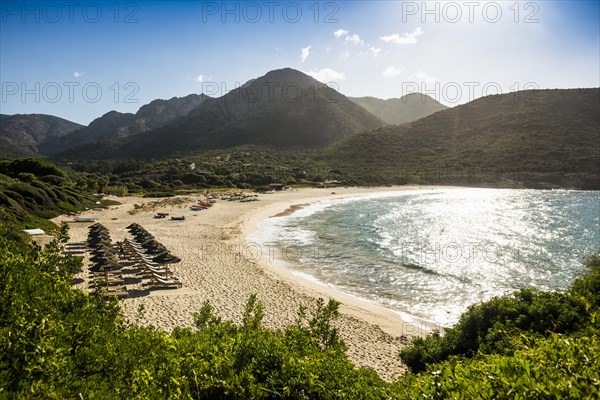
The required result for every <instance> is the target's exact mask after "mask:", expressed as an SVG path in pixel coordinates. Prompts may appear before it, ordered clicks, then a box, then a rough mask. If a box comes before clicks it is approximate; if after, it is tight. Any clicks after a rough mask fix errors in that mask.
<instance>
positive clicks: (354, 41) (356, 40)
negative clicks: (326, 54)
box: [344, 33, 363, 44]
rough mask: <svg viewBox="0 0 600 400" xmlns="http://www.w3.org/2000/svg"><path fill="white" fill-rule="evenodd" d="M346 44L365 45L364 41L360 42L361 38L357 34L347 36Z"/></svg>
mask: <svg viewBox="0 0 600 400" xmlns="http://www.w3.org/2000/svg"><path fill="white" fill-rule="evenodd" d="M344 43H352V44H363V41H362V40H360V36H358V35H357V34H356V33H355V34H353V35H346V39H344Z"/></svg>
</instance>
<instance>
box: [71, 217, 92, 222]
mask: <svg viewBox="0 0 600 400" xmlns="http://www.w3.org/2000/svg"><path fill="white" fill-rule="evenodd" d="M95 220H96V218H92V217H75V219H74V221H75V222H94V221H95Z"/></svg>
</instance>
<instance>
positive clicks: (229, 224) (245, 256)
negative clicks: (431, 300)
mask: <svg viewBox="0 0 600 400" xmlns="http://www.w3.org/2000/svg"><path fill="white" fill-rule="evenodd" d="M438 188H439V187H433V186H399V187H383V188H382V187H379V188H335V189H334V190H335V192H336V194H335V195H333V194H331V191H332V189H315V188H306V189H294V190H289V191H284V192H276V193H272V194H261V195H259V201H254V202H244V203H240V202H237V201H234V202H228V201H217V203H216V204H214V206H213V207H211V208H209V209H208V210H204V211H201V212H196V211H191V210H190V208H189V206H191V205H192V204H195V203H197V202H198V199H199V195H182V196H178V198H179V200H178V201H172V199H169V200H165V199H162V200H161V199H151V198H136V197H123V198H121V197H119V198H117V197H114V198H113V197H109V198H113V199H114V200H117V201H119V202H121V204H120V205H117V206H112V207H110V208H109V209H107V210H105V211H93V210H89V211H86V212H84V216H86V217H94V218H97V219H98V220H97V222H100V223H102V224H103V225H105V226H106V227H107V228H108V229H109V231H110V234H111V238H112V241H113V243H114V242H116V241H120V240H123V239H124V238H125V237H127V236H128V232H127V230H126V226H127V225H129V224H131V223H132V222H137V223H139V224H140V225H142V226H143V227H144V228H146V229H147V230H148V231H149V232H151V233H152V234H153V235H155V236H156V238H157V240H158V241H160V242H161V243H163V244H164V245H165V246H166V247H167V249H169V251H171V252H172V253H173V254H174V255H176V256H178V257H179V258H181V259H182V261H181V263H179V264H175V265H174V268H173V272H174V275H175V276H177V277H179V279H180V280H181V282H182V283H183V288H182V289H168V290H148V289H147V288H145V287H144V286H143V282H142V279H140V278H139V277H138V276H137V275H136V274H135V273H134V272H131V273H128V274H127V275H124V277H125V284H126V286H127V288H128V291H129V298H127V299H124V300H122V301H121V302H120V304H121V308H122V310H123V313H124V316H125V317H126V319H127V320H128V321H129V323H135V324H142V325H153V326H155V327H157V328H160V329H164V330H166V331H171V330H173V329H174V328H175V327H193V316H192V314H193V313H194V312H196V311H198V310H199V309H200V308H201V307H202V305H203V304H204V302H205V301H209V302H210V304H211V305H212V306H213V308H214V310H215V313H216V314H217V315H218V316H220V317H222V318H223V319H226V320H231V321H234V322H236V323H239V322H241V318H242V314H243V310H244V306H245V304H246V302H247V300H248V298H249V296H250V295H251V294H256V295H257V298H258V299H259V300H260V301H261V302H262V303H263V305H264V310H265V316H264V320H263V323H264V325H265V326H267V327H269V328H274V329H283V328H285V327H286V326H288V325H290V324H294V323H295V322H296V319H297V313H298V310H299V309H300V307H301V306H306V307H308V308H309V310H310V309H311V308H312V307H314V305H315V302H316V299H317V298H319V297H321V298H324V299H325V300H327V299H329V298H334V299H336V300H337V301H340V302H341V303H342V305H341V306H340V317H339V318H338V319H337V320H336V321H335V323H334V324H335V326H336V327H337V328H338V330H339V333H340V336H341V337H342V339H343V340H344V341H345V342H346V344H347V345H348V351H347V355H348V357H349V358H350V359H351V360H352V361H353V362H354V363H355V364H356V365H357V366H366V367H371V368H373V369H374V370H376V371H377V372H378V373H379V374H380V376H382V377H383V378H384V379H394V378H395V377H397V376H399V375H401V374H402V373H403V372H404V368H403V366H402V365H401V363H400V361H399V358H398V352H399V350H400V349H401V348H402V347H404V346H406V345H407V344H408V343H409V342H410V337H412V336H416V335H419V336H422V335H424V334H425V333H427V332H428V331H429V330H430V325H428V324H427V323H426V322H425V321H420V320H418V319H417V318H413V317H412V316H410V315H408V314H406V315H405V314H403V313H400V312H397V311H393V310H390V309H387V308H385V307H383V306H379V305H377V304H374V303H371V302H369V301H367V300H364V299H360V298H358V297H355V296H352V295H349V294H345V293H343V292H341V291H339V290H336V289H334V288H331V287H327V286H326V285H323V284H319V283H317V282H313V281H310V280H307V279H304V278H302V277H300V276H298V275H297V274H294V273H293V272H291V271H290V270H289V269H287V268H278V267H277V266H276V265H274V264H272V263H269V262H265V260H261V259H257V258H256V256H253V255H252V253H251V252H245V251H243V250H244V248H247V247H248V246H249V243H248V240H247V236H248V234H249V233H251V232H252V230H253V229H256V226H257V224H258V223H259V222H260V221H262V220H264V219H268V218H269V217H271V216H273V215H276V214H278V213H279V214H280V216H281V213H282V212H285V211H286V210H288V209H289V211H288V212H290V211H291V210H294V211H297V210H299V209H300V207H299V206H300V205H306V204H312V203H314V202H317V201H322V200H325V199H332V198H336V199H337V198H340V199H341V198H345V197H357V196H364V195H372V194H377V193H384V192H390V193H393V192H398V191H409V190H416V189H421V190H430V189H438ZM443 188H445V189H448V187H443ZM294 205H295V206H296V207H293V206H294ZM157 211H162V212H168V213H171V214H175V215H184V216H185V218H186V219H185V221H171V220H169V219H155V218H154V213H155V212H157ZM69 220H72V217H68V216H66V215H63V216H60V217H57V218H54V219H53V221H54V222H55V223H58V224H60V222H61V221H69ZM69 225H70V228H71V229H70V232H69V235H70V237H71V239H70V242H71V243H73V242H83V241H85V240H86V237H87V233H88V226H90V225H91V223H70V224H69ZM86 260H87V258H86ZM267 261H268V260H267ZM85 265H86V266H87V265H88V264H87V262H86V264H85ZM87 275H88V274H87V268H86V267H84V271H83V272H82V273H80V274H79V275H78V276H77V279H76V285H74V286H75V287H77V288H80V289H82V290H87V286H86V285H87V284H88V282H89V278H88V277H87ZM140 306H143V308H144V312H143V313H142V314H140V313H139V309H140Z"/></svg>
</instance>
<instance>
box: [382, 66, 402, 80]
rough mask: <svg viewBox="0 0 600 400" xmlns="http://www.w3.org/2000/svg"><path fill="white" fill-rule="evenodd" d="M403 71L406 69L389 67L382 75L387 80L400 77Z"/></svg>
mask: <svg viewBox="0 0 600 400" xmlns="http://www.w3.org/2000/svg"><path fill="white" fill-rule="evenodd" d="M403 71H404V68H396V67H387V68H386V69H384V70H383V72H382V73H381V75H383V76H385V77H386V78H393V77H395V76H398V75H400V74H401V73H402V72H403Z"/></svg>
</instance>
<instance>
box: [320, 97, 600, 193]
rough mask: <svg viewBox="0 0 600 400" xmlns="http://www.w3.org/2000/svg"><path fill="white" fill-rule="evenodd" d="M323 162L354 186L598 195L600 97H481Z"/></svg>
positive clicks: (374, 135)
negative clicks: (506, 188)
mask: <svg viewBox="0 0 600 400" xmlns="http://www.w3.org/2000/svg"><path fill="white" fill-rule="evenodd" d="M320 159H321V160H325V161H327V162H328V163H329V165H331V166H332V168H334V169H336V170H340V171H343V172H344V173H346V174H347V176H348V177H349V178H350V179H351V180H352V179H355V180H356V181H358V182H371V183H376V182H379V183H405V182H407V181H408V182H414V183H418V182H424V183H435V182H443V183H446V184H447V183H451V182H455V183H457V184H466V183H467V184H477V183H478V182H479V183H486V182H487V183H488V184H489V182H493V181H495V183H496V184H507V185H511V184H517V185H518V184H522V185H523V186H526V187H574V188H588V189H591V188H596V189H600V89H598V88H595V89H561V90H535V91H523V92H517V93H508V94H504V95H500V96H488V97H483V98H479V99H477V100H474V101H471V102H469V103H467V104H464V105H461V106H457V107H454V108H450V109H447V110H444V111H440V112H437V113H435V114H432V115H430V116H428V117H425V118H422V119H419V120H418V121H414V122H411V123H408V124H404V125H398V126H387V127H382V128H378V129H375V130H371V131H368V132H361V133H358V134H356V135H353V136H351V137H349V138H347V139H345V140H342V141H340V142H338V143H336V144H334V145H332V146H330V147H329V148H327V149H325V150H324V151H323V152H322V153H321V155H320Z"/></svg>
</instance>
